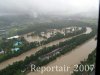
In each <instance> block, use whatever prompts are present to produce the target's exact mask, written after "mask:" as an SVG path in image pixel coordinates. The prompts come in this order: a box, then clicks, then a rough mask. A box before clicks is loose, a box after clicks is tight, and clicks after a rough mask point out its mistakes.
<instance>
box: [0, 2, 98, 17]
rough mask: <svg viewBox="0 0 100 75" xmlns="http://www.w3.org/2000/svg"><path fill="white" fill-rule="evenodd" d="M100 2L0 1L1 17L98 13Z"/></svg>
mask: <svg viewBox="0 0 100 75" xmlns="http://www.w3.org/2000/svg"><path fill="white" fill-rule="evenodd" d="M98 7H99V0H0V15H4V14H22V13H44V14H74V13H80V12H88V11H98Z"/></svg>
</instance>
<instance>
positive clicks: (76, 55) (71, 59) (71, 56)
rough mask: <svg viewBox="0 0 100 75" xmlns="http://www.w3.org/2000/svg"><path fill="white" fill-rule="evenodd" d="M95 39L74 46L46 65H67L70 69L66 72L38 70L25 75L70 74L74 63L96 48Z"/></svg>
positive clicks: (85, 57) (77, 62)
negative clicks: (41, 71) (42, 71)
mask: <svg viewBox="0 0 100 75" xmlns="http://www.w3.org/2000/svg"><path fill="white" fill-rule="evenodd" d="M96 44H97V41H95V39H94V38H93V39H91V40H89V41H88V42H86V43H84V44H83V45H81V46H79V47H77V48H75V49H74V50H72V51H71V52H69V53H67V54H65V55H63V56H61V57H58V58H57V59H56V60H54V61H53V62H51V63H49V64H48V65H46V66H49V67H53V66H56V65H57V66H64V65H66V66H68V67H70V69H69V70H68V71H67V72H57V71H53V72H51V71H50V72H44V73H43V74H41V73H40V72H30V73H29V74H27V75H71V73H72V71H73V68H74V66H73V65H75V64H79V63H80V61H83V60H84V59H87V57H88V55H89V54H90V53H91V52H92V51H93V50H94V49H95V48H96Z"/></svg>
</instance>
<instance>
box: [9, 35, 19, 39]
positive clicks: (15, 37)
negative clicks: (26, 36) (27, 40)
mask: <svg viewBox="0 0 100 75" xmlns="http://www.w3.org/2000/svg"><path fill="white" fill-rule="evenodd" d="M17 38H19V36H18V35H16V36H13V37H9V38H7V39H17Z"/></svg>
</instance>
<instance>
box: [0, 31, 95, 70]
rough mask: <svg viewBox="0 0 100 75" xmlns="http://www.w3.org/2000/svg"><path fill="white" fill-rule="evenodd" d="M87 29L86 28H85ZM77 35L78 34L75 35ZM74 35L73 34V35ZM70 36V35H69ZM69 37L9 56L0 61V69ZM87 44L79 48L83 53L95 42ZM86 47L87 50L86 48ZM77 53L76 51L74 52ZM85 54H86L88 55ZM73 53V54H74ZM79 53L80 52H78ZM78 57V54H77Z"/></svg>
mask: <svg viewBox="0 0 100 75" xmlns="http://www.w3.org/2000/svg"><path fill="white" fill-rule="evenodd" d="M87 31H88V30H87ZM77 36H78V35H77ZM74 37H75V36H74ZM71 38H72V37H71ZM71 38H63V39H60V40H56V41H53V42H51V43H48V44H46V45H43V46H40V47H38V48H34V49H31V50H29V51H27V52H25V53H23V54H21V55H19V56H17V57H13V58H11V59H8V60H6V61H4V62H2V63H0V70H1V69H3V68H5V67H7V66H8V65H9V64H13V62H16V61H20V60H24V59H25V57H26V56H30V55H32V54H34V53H35V52H36V51H38V50H40V49H42V48H43V47H48V46H52V45H56V44H58V43H59V42H63V41H65V40H68V39H71ZM89 44H90V45H92V44H93V46H89ZM89 44H88V45H87V46H85V47H84V48H86V49H84V48H80V49H83V50H86V51H83V52H85V54H87V53H88V51H89V52H91V51H90V50H89V49H88V48H91V49H92V48H95V45H96V42H95V41H94V42H93V41H92V42H90V43H89ZM87 49H88V50H87ZM76 53H77V52H76ZM85 54H83V55H84V56H85ZM88 54H89V53H88ZM88 54H87V55H88ZM74 55H75V54H74ZM77 55H78V53H77V54H76V56H77ZM80 55H81V53H80ZM78 57H79V56H78ZM58 62H59V63H60V62H61V61H58Z"/></svg>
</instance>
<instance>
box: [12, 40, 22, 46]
mask: <svg viewBox="0 0 100 75" xmlns="http://www.w3.org/2000/svg"><path fill="white" fill-rule="evenodd" d="M21 44H22V42H20V41H17V42H16V43H15V44H14V46H19V45H21Z"/></svg>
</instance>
